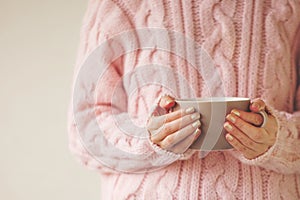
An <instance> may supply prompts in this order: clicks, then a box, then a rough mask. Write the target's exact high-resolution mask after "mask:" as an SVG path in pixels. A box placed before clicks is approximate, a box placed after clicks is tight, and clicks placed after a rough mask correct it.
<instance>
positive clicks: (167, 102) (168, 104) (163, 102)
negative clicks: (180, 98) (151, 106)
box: [159, 95, 176, 110]
mask: <svg viewBox="0 0 300 200" xmlns="http://www.w3.org/2000/svg"><path fill="white" fill-rule="evenodd" d="M175 103H176V102H175V98H174V97H171V96H168V95H167V96H163V97H162V98H161V99H160V101H159V106H160V107H162V108H164V109H166V110H168V109H170V108H172V107H173V106H175Z"/></svg>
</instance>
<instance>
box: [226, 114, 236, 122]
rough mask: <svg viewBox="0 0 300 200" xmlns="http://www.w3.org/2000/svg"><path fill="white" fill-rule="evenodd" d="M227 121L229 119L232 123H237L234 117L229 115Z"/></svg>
mask: <svg viewBox="0 0 300 200" xmlns="http://www.w3.org/2000/svg"><path fill="white" fill-rule="evenodd" d="M227 119H228V120H229V121H231V122H232V123H235V121H236V119H235V118H234V117H233V116H231V115H229V116H228V117H227Z"/></svg>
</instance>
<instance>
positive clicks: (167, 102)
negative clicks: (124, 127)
mask: <svg viewBox="0 0 300 200" xmlns="http://www.w3.org/2000/svg"><path fill="white" fill-rule="evenodd" d="M175 104H176V102H175V100H174V98H172V97H170V96H165V97H162V99H161V100H160V103H159V109H158V110H161V109H163V110H164V111H165V113H164V114H163V115H161V112H157V111H156V112H155V115H156V116H151V117H150V119H149V120H148V124H147V129H148V131H149V132H150V134H151V138H150V139H151V141H152V142H153V143H155V144H157V145H158V146H160V147H161V148H163V149H166V150H168V151H172V152H174V153H184V152H185V151H187V149H188V148H189V147H190V146H191V144H192V143H193V142H194V141H195V140H196V139H197V138H198V137H199V135H200V132H201V131H200V129H199V127H200V125H201V123H200V120H199V119H200V114H199V113H198V112H195V109H194V108H193V107H191V108H188V109H185V110H183V109H181V110H177V111H174V112H169V111H170V109H171V108H172V107H174V106H175Z"/></svg>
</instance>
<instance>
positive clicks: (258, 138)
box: [253, 131, 262, 141]
mask: <svg viewBox="0 0 300 200" xmlns="http://www.w3.org/2000/svg"><path fill="white" fill-rule="evenodd" d="M253 139H254V140H255V141H260V140H261V139H262V135H261V134H260V132H259V131H257V132H255V133H253Z"/></svg>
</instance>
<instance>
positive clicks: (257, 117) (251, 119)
mask: <svg viewBox="0 0 300 200" xmlns="http://www.w3.org/2000/svg"><path fill="white" fill-rule="evenodd" d="M231 114H234V115H236V116H238V117H240V118H241V119H243V120H244V121H246V122H248V123H251V124H253V125H255V126H261V125H262V124H263V122H264V118H263V117H262V116H261V114H257V113H253V112H245V111H242V110H237V109H233V110H232V111H231Z"/></svg>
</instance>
